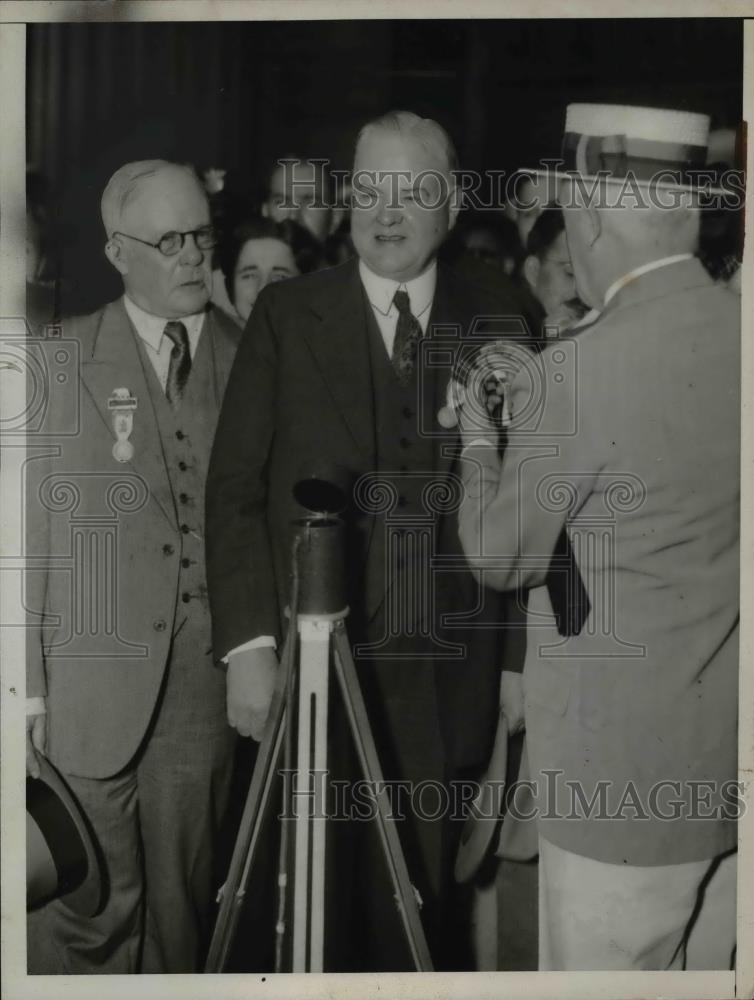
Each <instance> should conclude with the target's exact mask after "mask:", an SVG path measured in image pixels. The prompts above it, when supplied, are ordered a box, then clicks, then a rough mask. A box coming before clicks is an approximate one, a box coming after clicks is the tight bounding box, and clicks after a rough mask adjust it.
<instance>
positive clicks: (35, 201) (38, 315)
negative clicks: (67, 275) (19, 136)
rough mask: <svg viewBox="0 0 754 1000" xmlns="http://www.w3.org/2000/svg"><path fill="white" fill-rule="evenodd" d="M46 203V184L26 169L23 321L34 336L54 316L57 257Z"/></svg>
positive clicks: (54, 236) (52, 228)
mask: <svg viewBox="0 0 754 1000" xmlns="http://www.w3.org/2000/svg"><path fill="white" fill-rule="evenodd" d="M49 203H50V199H49V196H48V191H47V181H46V180H45V178H44V177H43V176H42V175H41V174H40V173H37V172H36V171H34V170H27V172H26V319H27V321H28V323H29V325H30V327H31V330H32V333H33V334H35V335H41V334H42V333H43V330H44V326H45V324H47V323H52V322H54V320H55V319H56V317H57V316H58V303H57V287H58V281H59V277H60V275H59V254H58V247H57V239H56V230H55V226H54V225H53V221H52V215H51V212H50V208H49Z"/></svg>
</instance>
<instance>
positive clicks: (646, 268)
mask: <svg viewBox="0 0 754 1000" xmlns="http://www.w3.org/2000/svg"><path fill="white" fill-rule="evenodd" d="M693 256H694V255H693V254H692V253H677V254H673V256H672V257H660V258H658V259H657V260H650V261H649V263H647V264H642V265H641V267H635V268H634V269H633V271H629V272H628V274H624V275H623V277H622V278H618V280H617V281H614V282H613V283H612V285H611V286H610V287H609V288H608V290H607V291H606V292H605V302H604V305H603V308H604V306H606V305H607V304H608V302H610V300H611V299H614V298H615V296H616V295H617V294H618V292H619V291H620V290H621V289H622V288H625V287H626V285H629V284H630V283H631V282H632V281H635V280H636V279H637V278H640V277H641V276H642V275H644V274H649V272H650V271H656V270H657V269H658V268H660V267H667V265H668V264H678V263H679V262H680V261H682V260H691V258H692V257H693Z"/></svg>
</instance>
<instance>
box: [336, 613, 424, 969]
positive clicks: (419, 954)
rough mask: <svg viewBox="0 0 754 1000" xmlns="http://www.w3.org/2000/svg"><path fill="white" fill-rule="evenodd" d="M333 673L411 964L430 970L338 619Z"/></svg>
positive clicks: (352, 669)
mask: <svg viewBox="0 0 754 1000" xmlns="http://www.w3.org/2000/svg"><path fill="white" fill-rule="evenodd" d="M333 652H334V659H335V672H336V674H337V677H338V682H339V684H340V689H341V692H342V694H343V701H344V703H345V707H346V712H347V713H348V720H349V723H350V726H351V732H352V734H353V738H354V742H355V744H356V751H357V753H358V756H359V762H360V764H361V768H362V771H363V773H364V777H365V778H366V780H367V781H368V782H370V784H371V786H372V788H374V789H375V794H376V799H377V826H378V831H379V835H380V841H381V844H382V850H383V852H384V855H385V860H386V862H387V866H388V869H389V871H390V879H391V881H392V884H393V891H394V894H395V898H396V904H397V906H398V912H399V914H400V917H401V921H402V923H403V929H404V933H405V935H406V940H407V941H408V944H409V947H410V949H411V955H412V957H413V960H414V965H415V966H416V969H417V971H419V972H431V971H432V959H431V957H430V954H429V948H428V946H427V940H426V938H425V936H424V928H423V927H422V922H421V918H420V916H419V909H418V906H417V902H416V896H415V894H414V888H413V886H412V884H411V880H410V878H409V874H408V869H407V868H406V860H405V858H404V856H403V849H402V847H401V842H400V839H399V837H398V832H397V830H396V829H395V826H394V823H393V819H392V817H391V815H390V799H389V796H388V794H387V790H386V789H385V784H384V781H383V777H382V768H381V767H380V761H379V758H378V756H377V749H376V747H375V745H374V737H373V735H372V729H371V726H370V725H369V716H368V715H367V710H366V705H365V704H364V697H363V695H362V693H361V688H360V687H359V681H358V678H357V676H356V667H355V666H354V662H353V658H352V656H351V647H350V645H349V643H348V636H347V634H346V630H345V627H344V625H343V623H342V622H338V624H337V625H336V626H335V629H334V633H333Z"/></svg>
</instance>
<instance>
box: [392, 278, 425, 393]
mask: <svg viewBox="0 0 754 1000" xmlns="http://www.w3.org/2000/svg"><path fill="white" fill-rule="evenodd" d="M393 302H394V303H395V308H396V309H397V310H398V322H397V324H396V327H395V340H394V341H393V355H392V358H391V360H392V362H393V368H394V369H395V374H396V375H397V377H398V381H399V382H400V384H401V385H402V386H407V385H410V383H411V379H412V377H413V374H414V369H415V367H416V347H417V344H418V342H419V337H421V333H422V328H421V324H420V323H419V320H418V319H417V318H416V316H414V314H413V313H412V312H411V301H410V299H409V297H408V292H402V291H401V290H400V289H398V291H396V293H395V295H394V296H393Z"/></svg>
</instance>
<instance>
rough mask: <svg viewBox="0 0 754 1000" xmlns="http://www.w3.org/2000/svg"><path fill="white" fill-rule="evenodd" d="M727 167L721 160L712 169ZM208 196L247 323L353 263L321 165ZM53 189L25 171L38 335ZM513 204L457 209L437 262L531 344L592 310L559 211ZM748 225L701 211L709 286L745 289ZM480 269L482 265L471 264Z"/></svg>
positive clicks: (207, 174) (50, 313)
mask: <svg viewBox="0 0 754 1000" xmlns="http://www.w3.org/2000/svg"><path fill="white" fill-rule="evenodd" d="M711 166H712V168H713V169H715V170H717V171H718V172H722V171H724V170H725V169H726V166H728V164H726V163H724V162H722V161H721V162H717V163H715V164H712V165H711ZM197 172H198V173H199V174H200V176H201V178H202V182H203V184H204V187H205V189H206V191H207V194H208V196H209V202H210V209H211V213H212V221H213V225H214V226H215V228H216V230H217V233H218V239H219V242H218V245H217V247H216V249H215V253H214V260H213V291H212V302H213V303H214V304H215V305H216V306H218V307H219V308H221V309H222V310H223V312H224V313H226V314H227V315H228V316H230V318H231V319H232V320H233V321H234V322H235V323H236V324H238V325H239V326H240V327H243V326H244V325H245V323H246V321H247V320H248V318H249V315H250V313H251V308H252V306H253V305H254V301H255V300H256V297H257V295H258V294H259V292H260V291H261V290H262V289H263V288H264V287H265V286H266V285H268V284H270V283H271V282H276V281H283V280H285V279H286V278H290V277H294V276H296V275H300V274H307V273H309V272H311V271H319V270H321V269H323V268H327V267H333V266H337V265H338V264H342V263H344V262H345V261H347V260H349V259H351V258H352V257H353V256H354V248H353V242H352V240H351V235H350V215H349V208H348V204H349V199H350V196H351V188H350V183H349V181H348V179H347V178H343V177H338V181H339V187H338V189H337V190H336V189H335V185H333V184H332V182H331V180H330V175H329V174H328V171H327V169H326V168H324V169H323V166H322V161H318V160H317V161H312V160H309V159H307V158H306V157H301V156H296V155H293V154H291V155H284V156H281V157H280V158H279V159H277V160H275V162H274V163H273V164H272V166H271V168H270V172H269V174H268V180H267V184H266V187H265V189H264V190H263V191H262V192H261V194H260V195H258V196H257V197H256V198H254V197H250V196H248V195H246V194H238V193H236V191H234V190H232V189H229V188H228V187H227V186H226V183H225V181H226V177H227V176H229V171H226V170H225V169H218V168H209V169H206V170H203V171H197ZM49 188H50V185H49V182H48V181H47V180H46V179H45V178H44V176H43V175H42V174H41V173H40V172H39V171H37V170H35V169H32V168H30V169H29V170H28V171H27V206H28V207H27V237H26V260H27V267H26V272H27V278H26V280H27V301H28V310H27V318H28V321H29V323H30V325H31V327H32V330H33V331H34V332H41V329H42V327H43V326H44V324H45V323H50V322H55V321H57V320H59V319H61V318H63V317H64V316H66V315H70V314H71V312H72V311H75V310H71V309H69V308H67V307H66V295H65V290H66V277H67V276H66V270H65V267H64V258H65V244H66V240H67V238H69V237H70V235H71V234H70V233H67V232H66V231H62V232H61V227H60V226H58V225H57V224H56V218H57V215H58V213H57V212H56V210H55V204H54V199H53V197H52V196H51V193H50V189H49ZM515 190H516V192H517V196H518V201H517V203H516V204H514V203H513V201H511V202H509V203H507V204H500V205H499V206H498V207H496V208H492V209H490V208H488V209H484V210H477V209H473V208H470V207H469V208H465V209H464V210H462V212H461V214H460V216H459V220H458V224H457V226H456V227H455V229H454V230H453V231H452V232H451V234H450V236H449V237H448V239H447V241H446V243H445V245H444V247H443V248H442V250H441V254H440V256H441V259H445V260H446V261H447V262H448V263H450V264H453V265H456V266H461V267H462V268H463V267H464V265H469V266H471V267H472V268H474V266H475V265H476V264H482V265H485V267H484V268H483V270H482V273H483V274H484V273H485V272H487V271H488V272H489V273H488V274H487V278H488V280H489V281H490V283H491V284H494V281H495V274H502V275H503V276H504V279H503V283H505V282H506V281H507V280H512V281H513V282H515V284H516V285H517V286H518V290H519V293H520V295H521V297H522V299H523V300H524V301H525V302H526V303H527V306H528V309H527V315H526V317H525V319H526V320H527V322H528V323H529V324H530V325H531V326H532V327H533V329H531V330H530V333H531V337H532V342H533V344H534V345H535V346H537V345H539V344H541V342H542V340H541V338H542V331H543V328H544V326H549V327H557V328H558V329H559V330H561V331H564V330H566V329H569V328H570V327H572V326H573V325H574V324H576V323H579V322H580V321H581V320H582V317H583V316H584V315H585V314H586V313H587V310H586V308H585V307H584V305H583V304H582V303H580V302H579V299H578V296H577V294H576V289H575V285H574V281H573V272H572V270H571V267H570V262H569V260H568V247H567V244H566V241H565V232H564V224H563V216H562V212H561V211H560V210H559V209H558V208H557V206H555V205H548V204H546V203H544V202H543V201H542V200H541V199H540V196H539V193H538V191H537V185H536V178H534V177H531V176H529V175H524V176H522V178H521V183H520V184H517V185H515ZM742 252H743V219H742V216H741V214H740V213H733V212H729V211H721V212H705V213H704V215H703V220H702V232H701V235H700V246H699V252H698V253H699V257H700V259H701V261H702V263H703V264H704V266H705V268H706V269H707V271H708V272H709V273H710V274H711V275H712V277H713V278H714V279H715V280H716V281H720V282H721V283H724V284H730V286H731V288H733V289H734V290H740V280H741V276H740V263H741V256H742ZM477 271H478V269H477Z"/></svg>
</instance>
